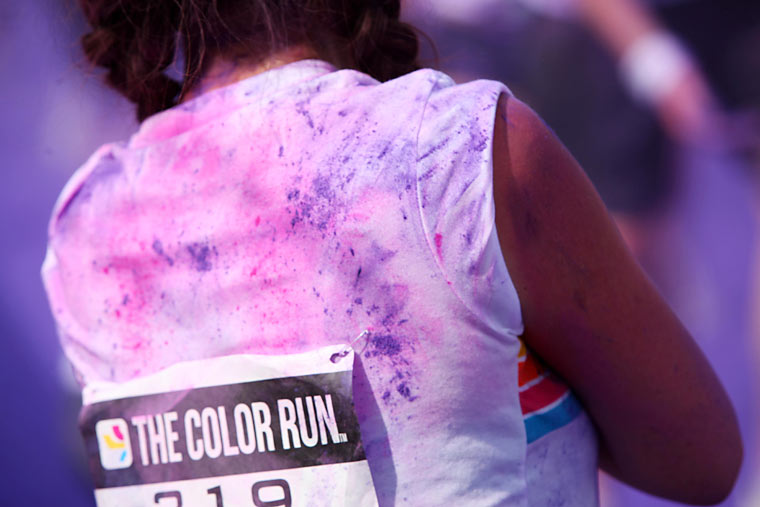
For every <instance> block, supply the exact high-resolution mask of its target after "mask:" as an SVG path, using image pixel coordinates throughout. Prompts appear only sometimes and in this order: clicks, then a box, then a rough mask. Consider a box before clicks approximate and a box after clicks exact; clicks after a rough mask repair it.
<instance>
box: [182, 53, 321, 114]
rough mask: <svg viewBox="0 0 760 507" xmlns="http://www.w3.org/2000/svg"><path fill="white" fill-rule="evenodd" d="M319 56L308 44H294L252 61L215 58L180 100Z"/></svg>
mask: <svg viewBox="0 0 760 507" xmlns="http://www.w3.org/2000/svg"><path fill="white" fill-rule="evenodd" d="M312 58H319V55H318V54H317V52H316V50H314V49H313V48H311V47H308V46H294V47H290V48H286V49H283V50H281V51H277V52H275V53H272V54H271V55H269V56H268V57H267V58H266V59H265V60H263V61H258V62H256V63H252V62H250V61H245V60H228V59H224V58H215V59H214V60H213V62H212V63H211V65H210V66H209V68H208V71H206V73H205V74H204V75H203V77H202V78H201V79H200V81H199V82H198V83H197V84H196V85H195V86H194V87H193V88H191V89H190V90H188V91H187V92H186V93H185V94H184V95H183V96H182V99H181V100H180V102H186V101H188V100H192V99H194V98H196V97H198V96H199V95H202V94H204V93H206V92H209V91H211V90H215V89H217V88H222V87H224V86H229V85H231V84H233V83H237V82H238V81H241V80H243V79H246V78H249V77H251V76H255V75H256V74H261V73H263V72H266V71H268V70H271V69H274V68H277V67H282V66H283V65H287V64H289V63H293V62H298V61H300V60H308V59H312Z"/></svg>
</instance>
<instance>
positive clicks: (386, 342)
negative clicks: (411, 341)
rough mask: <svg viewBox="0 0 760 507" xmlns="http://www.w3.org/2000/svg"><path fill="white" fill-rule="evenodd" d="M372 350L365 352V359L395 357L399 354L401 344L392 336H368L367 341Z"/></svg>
mask: <svg viewBox="0 0 760 507" xmlns="http://www.w3.org/2000/svg"><path fill="white" fill-rule="evenodd" d="M369 343H370V346H371V347H372V350H371V351H369V352H367V354H366V355H367V357H372V356H378V355H381V356H387V357H390V356H396V355H398V354H399V353H400V352H401V342H400V341H399V340H398V338H396V337H395V336H393V335H390V334H385V335H370V340H369Z"/></svg>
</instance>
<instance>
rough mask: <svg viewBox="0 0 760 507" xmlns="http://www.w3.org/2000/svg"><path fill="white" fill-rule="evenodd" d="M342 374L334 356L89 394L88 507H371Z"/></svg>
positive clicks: (177, 372)
mask: <svg viewBox="0 0 760 507" xmlns="http://www.w3.org/2000/svg"><path fill="white" fill-rule="evenodd" d="M331 357H332V358H333V360H335V358H339V360H337V361H336V362H333V361H331ZM352 365H353V353H352V352H346V349H345V348H344V347H343V346H334V347H326V348H323V349H320V350H316V351H313V352H309V353H306V354H295V355H287V356H256V355H237V356H227V357H220V358H214V359H207V360H201V361H192V362H186V363H180V364H176V365H174V366H172V367H170V368H167V369H165V370H162V371H160V372H158V373H156V374H153V375H150V376H147V377H141V378H138V379H135V380H132V381H129V382H126V383H122V384H116V383H93V384H89V385H88V386H86V387H85V390H84V393H83V396H84V407H83V409H82V414H81V417H80V425H81V428H82V433H83V435H84V439H85V444H86V447H87V453H88V458H89V462H90V469H91V471H92V476H93V480H94V483H95V499H96V501H97V504H98V506H99V507H127V506H140V507H147V506H155V505H158V506H165V507H180V506H187V507H189V506H193V507H195V506H197V507H221V506H228V507H245V506H251V507H279V506H283V507H290V506H296V507H297V506H309V507H311V506H331V507H340V506H346V507H357V506H361V507H363V506H367V507H371V506H376V505H377V497H376V495H375V490H374V487H373V484H372V477H371V476H370V471H369V466H368V464H367V459H366V457H365V454H364V448H363V447H362V443H361V438H360V433H359V424H358V422H357V418H356V413H355V412H354V408H353V400H352V371H351V369H352Z"/></svg>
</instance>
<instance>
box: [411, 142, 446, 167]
mask: <svg viewBox="0 0 760 507" xmlns="http://www.w3.org/2000/svg"><path fill="white" fill-rule="evenodd" d="M448 143H449V138H448V137H447V138H446V139H444V140H443V141H441V142H440V143H438V144H436V145H435V146H433V147H432V148H430V149H429V150H428V151H427V152H425V154H423V155H421V156H420V157H419V158H417V162H420V161H422V160H425V159H426V158H428V157H429V156H430V155H432V154H433V153H435V152H436V151H438V150H440V149H441V148H443V147H444V146H446V145H447V144H448Z"/></svg>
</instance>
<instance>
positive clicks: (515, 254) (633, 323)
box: [494, 96, 742, 503]
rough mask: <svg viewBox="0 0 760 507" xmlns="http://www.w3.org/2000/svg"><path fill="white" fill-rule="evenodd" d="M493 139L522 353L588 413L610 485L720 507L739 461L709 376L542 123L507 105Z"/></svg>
mask: <svg viewBox="0 0 760 507" xmlns="http://www.w3.org/2000/svg"><path fill="white" fill-rule="evenodd" d="M579 128H581V126H580V125H579ZM494 136H495V137H494V200H495V204H496V228H497V231H498V235H499V241H500V244H501V248H502V252H503V254H504V258H505V261H506V263H507V267H508V268H509V271H510V275H511V277H512V279H513V282H514V284H515V287H516V289H517V292H518V296H519V298H520V304H521V309H522V316H523V321H524V324H525V333H524V336H523V339H524V341H525V342H526V344H527V345H528V346H529V347H531V348H532V349H533V350H534V351H536V352H537V353H538V354H539V355H540V356H541V357H542V358H543V359H544V360H545V361H546V362H547V363H548V364H549V365H550V366H551V367H552V368H553V369H554V370H555V371H557V372H558V373H559V374H560V375H561V376H563V377H564V378H565V379H566V380H567V381H568V383H569V384H570V386H571V387H572V388H573V389H574V391H575V392H576V394H577V395H578V397H579V398H580V399H581V401H582V402H583V403H584V405H585V407H586V409H587V411H588V412H589V414H590V415H591V417H592V419H593V420H594V422H595V423H596V425H597V428H598V429H599V433H600V437H601V438H600V440H601V443H602V449H603V451H604V452H603V455H602V463H603V465H604V466H605V468H606V469H607V470H608V471H610V472H611V473H613V474H614V475H616V476H618V477H619V478H621V479H623V480H624V481H626V482H628V483H630V484H632V485H634V486H636V487H639V488H641V489H644V490H645V491H648V492H650V493H652V494H655V495H660V496H664V497H668V498H672V499H676V500H679V501H683V502H693V503H710V502H716V501H719V500H720V499H721V498H722V497H724V496H725V495H727V494H728V492H730V490H731V487H732V484H733V481H734V480H735V478H736V474H737V472H738V467H739V464H740V462H741V455H742V451H741V439H740V437H739V433H738V427H737V425H736V419H735V415H734V413H733V408H732V407H731V404H730V402H729V400H728V397H727V396H726V394H725V392H724V390H723V388H722V386H721V385H720V382H719V381H718V380H717V378H716V376H715V374H714V372H713V371H712V369H711V368H710V366H709V364H708V363H707V361H706V360H705V358H704V356H703V355H702V353H701V352H700V350H699V348H698V347H697V345H696V344H695V343H694V341H693V340H692V338H691V336H690V335H689V333H688V331H687V330H686V329H685V328H684V327H683V325H682V324H681V323H680V321H679V320H678V318H677V317H676V316H675V315H674V313H673V312H672V311H671V309H670V308H669V306H668V305H667V304H666V303H665V301H664V300H663V298H662V297H661V296H660V294H659V292H658V291H657V290H656V289H655V287H654V286H653V284H652V283H651V282H650V280H649V279H648V277H647V276H646V274H645V273H644V272H643V271H642V270H641V268H640V267H639V266H638V264H637V262H636V261H635V259H634V258H633V256H632V255H631V253H630V252H629V250H628V249H627V247H626V246H625V244H624V242H623V240H622V238H621V236H620V234H619V233H618V231H617V229H616V227H615V225H614V222H613V220H612V218H611V217H610V215H609V213H608V212H607V210H606V208H605V206H604V204H603V203H602V201H601V199H600V198H599V196H598V194H597V193H596V191H595V189H594V187H593V185H592V184H591V182H590V181H589V180H588V178H587V177H586V175H585V173H584V172H583V169H582V168H581V167H580V166H579V165H578V163H577V162H576V161H575V159H574V158H573V157H572V156H571V155H570V153H569V152H568V151H567V150H566V149H565V147H564V146H563V145H562V143H561V142H560V141H559V140H558V139H557V138H556V136H555V135H554V134H553V133H552V132H551V130H550V129H549V128H548V127H547V126H546V125H545V124H544V122H543V121H542V120H541V119H540V118H539V117H538V115H536V113H535V112H533V111H532V110H531V109H530V108H529V107H528V106H526V105H525V104H523V103H521V102H520V101H518V100H516V99H514V98H511V97H510V98H507V97H506V96H503V97H502V98H501V99H500V101H499V107H498V114H497V118H496V123H495V129H494Z"/></svg>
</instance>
